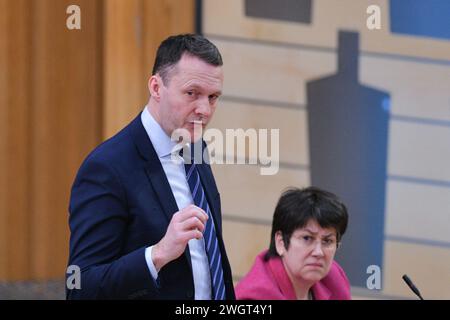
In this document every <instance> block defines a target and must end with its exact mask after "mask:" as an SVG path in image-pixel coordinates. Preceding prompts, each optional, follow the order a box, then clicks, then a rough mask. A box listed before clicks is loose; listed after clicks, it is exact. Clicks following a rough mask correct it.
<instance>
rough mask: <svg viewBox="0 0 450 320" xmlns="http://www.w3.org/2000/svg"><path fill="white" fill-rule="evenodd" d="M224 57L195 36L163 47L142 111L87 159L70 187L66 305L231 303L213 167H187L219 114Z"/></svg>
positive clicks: (174, 39)
mask: <svg viewBox="0 0 450 320" xmlns="http://www.w3.org/2000/svg"><path fill="white" fill-rule="evenodd" d="M222 83H223V71H222V57H221V55H220V52H219V51H218V49H217V48H216V46H215V45H214V44H212V43H211V42H210V41H208V40H207V39H206V38H204V37H202V36H199V35H192V34H185V35H178V36H172V37H169V38H167V39H166V40H164V41H163V42H162V43H161V45H160V47H159V48H158V52H157V57H156V60H155V64H154V67H153V73H152V76H151V78H150V79H149V82H148V87H149V91H150V99H149V102H148V104H147V105H146V106H145V108H144V110H143V111H142V113H140V114H139V115H138V116H137V117H136V118H135V119H134V120H133V121H132V122H131V123H130V124H129V125H128V126H126V127H125V128H124V129H123V130H122V131H120V132H119V133H118V134H116V135H115V136H114V137H112V138H111V139H109V140H107V141H105V142H104V143H102V144H101V145H100V146H98V147H97V148H96V149H95V150H94V151H93V152H92V153H91V154H90V155H89V156H88V157H87V158H86V160H85V161H84V162H83V164H82V165H81V168H80V169H79V171H78V174H77V176H76V179H75V182H74V184H73V187H72V193H71V199H70V206H69V211H70V217H69V225H70V230H71V236H70V257H69V265H76V266H78V267H79V268H80V270H81V281H80V285H81V288H79V289H77V288H74V289H69V288H68V289H67V290H66V293H67V298H68V299H216V300H222V299H234V298H235V296H234V289H233V283H232V276H231V269H230V265H229V262H228V258H227V255H226V251H225V247H224V243H223V239H222V232H221V230H222V227H221V208H220V197H219V192H218V190H217V187H216V184H215V180H214V177H213V174H212V171H211V168H210V166H209V165H208V164H207V163H205V162H202V163H200V164H195V163H194V164H192V163H191V164H189V161H187V162H188V163H185V161H184V159H183V158H182V157H181V156H180V149H181V147H180V144H179V141H177V139H174V136H175V133H176V132H177V130H184V132H187V133H188V138H189V141H190V142H191V143H194V142H198V141H200V145H203V147H205V144H204V143H203V144H202V136H201V133H200V134H199V133H198V132H201V131H202V130H196V128H198V127H199V126H200V129H204V128H205V126H206V125H207V124H208V122H209V121H210V119H211V117H212V115H213V114H214V111H215V108H216V105H217V100H218V98H219V96H220V95H221V91H222Z"/></svg>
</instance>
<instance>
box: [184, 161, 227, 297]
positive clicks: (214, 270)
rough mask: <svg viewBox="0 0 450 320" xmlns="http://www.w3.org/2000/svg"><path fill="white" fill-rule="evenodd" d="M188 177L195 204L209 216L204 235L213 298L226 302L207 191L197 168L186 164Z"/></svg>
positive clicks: (217, 244) (218, 250)
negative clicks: (206, 195)
mask: <svg viewBox="0 0 450 320" xmlns="http://www.w3.org/2000/svg"><path fill="white" fill-rule="evenodd" d="M184 167H185V169H186V177H187V181H188V183H189V188H190V189H191V193H192V199H194V204H195V205H196V206H197V207H199V208H202V209H203V210H204V211H205V212H206V213H207V214H208V218H209V219H208V220H207V222H206V227H205V230H204V233H203V240H204V241H205V247H206V254H207V255H208V261H209V269H210V271H211V284H212V297H213V299H214V300H225V283H224V280H223V270H222V258H221V255H220V249H219V242H218V241H217V235H216V230H215V227H214V222H213V217H212V214H211V210H210V209H209V205H208V201H207V200H206V197H205V191H204V189H203V186H202V183H201V181H200V175H199V173H198V169H197V166H196V165H195V163H194V162H192V164H187V163H186V164H185V165H184Z"/></svg>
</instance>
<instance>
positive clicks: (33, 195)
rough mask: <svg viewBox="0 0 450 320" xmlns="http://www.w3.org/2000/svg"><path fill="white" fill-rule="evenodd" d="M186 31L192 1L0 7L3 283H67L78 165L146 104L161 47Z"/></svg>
mask: <svg viewBox="0 0 450 320" xmlns="http://www.w3.org/2000/svg"><path fill="white" fill-rule="evenodd" d="M71 4H76V5H78V6H79V7H80V9H81V30H68V29H67V28H66V19H67V17H68V14H66V8H67V7H68V6H69V5H71ZM193 30H194V1H193V0H183V1H177V0H126V1H123V0H107V1H105V0H76V1H72V0H36V1H33V0H15V1H12V0H0V281H1V280H8V281H12V280H27V279H34V280H42V279H52V278H63V277H64V274H65V268H66V264H67V257H68V240H69V229H68V224H67V220H68V201H69V195H70V187H71V184H72V182H73V179H74V177H75V174H76V171H77V170H78V168H79V166H80V164H81V161H82V160H83V159H84V157H85V156H86V155H87V154H88V152H89V151H90V150H91V149H92V148H94V147H95V146H96V145H97V144H98V143H100V142H101V141H102V140H104V139H105V138H107V137H109V136H111V135H113V134H114V133H115V132H117V131H118V130H119V129H120V128H121V127H123V126H124V125H125V124H126V123H128V122H129V121H130V120H131V119H132V118H134V117H135V116H136V115H137V114H138V112H139V111H140V110H141V109H142V108H143V106H144V105H145V104H146V102H147V99H148V94H147V79H148V77H149V75H150V74H151V68H152V65H153V60H154V52H155V50H156V48H157V46H158V45H159V43H160V42H161V40H163V39H164V38H166V37H167V36H168V35H170V34H174V33H181V32H192V31H193Z"/></svg>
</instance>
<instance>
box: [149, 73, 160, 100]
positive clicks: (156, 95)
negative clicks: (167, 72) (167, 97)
mask: <svg viewBox="0 0 450 320" xmlns="http://www.w3.org/2000/svg"><path fill="white" fill-rule="evenodd" d="M161 85H162V79H161V77H160V76H159V75H158V74H156V75H153V76H151V77H150V79H148V90H149V91H150V96H151V97H152V98H153V99H155V100H156V101H158V102H159V100H160V99H161V96H160V90H161Z"/></svg>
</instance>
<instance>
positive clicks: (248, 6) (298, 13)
mask: <svg viewBox="0 0 450 320" xmlns="http://www.w3.org/2000/svg"><path fill="white" fill-rule="evenodd" d="M311 11H312V0H245V14H246V15H247V16H249V17H255V18H264V19H273V20H282V21H290V22H300V23H311V16H312V14H311Z"/></svg>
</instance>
